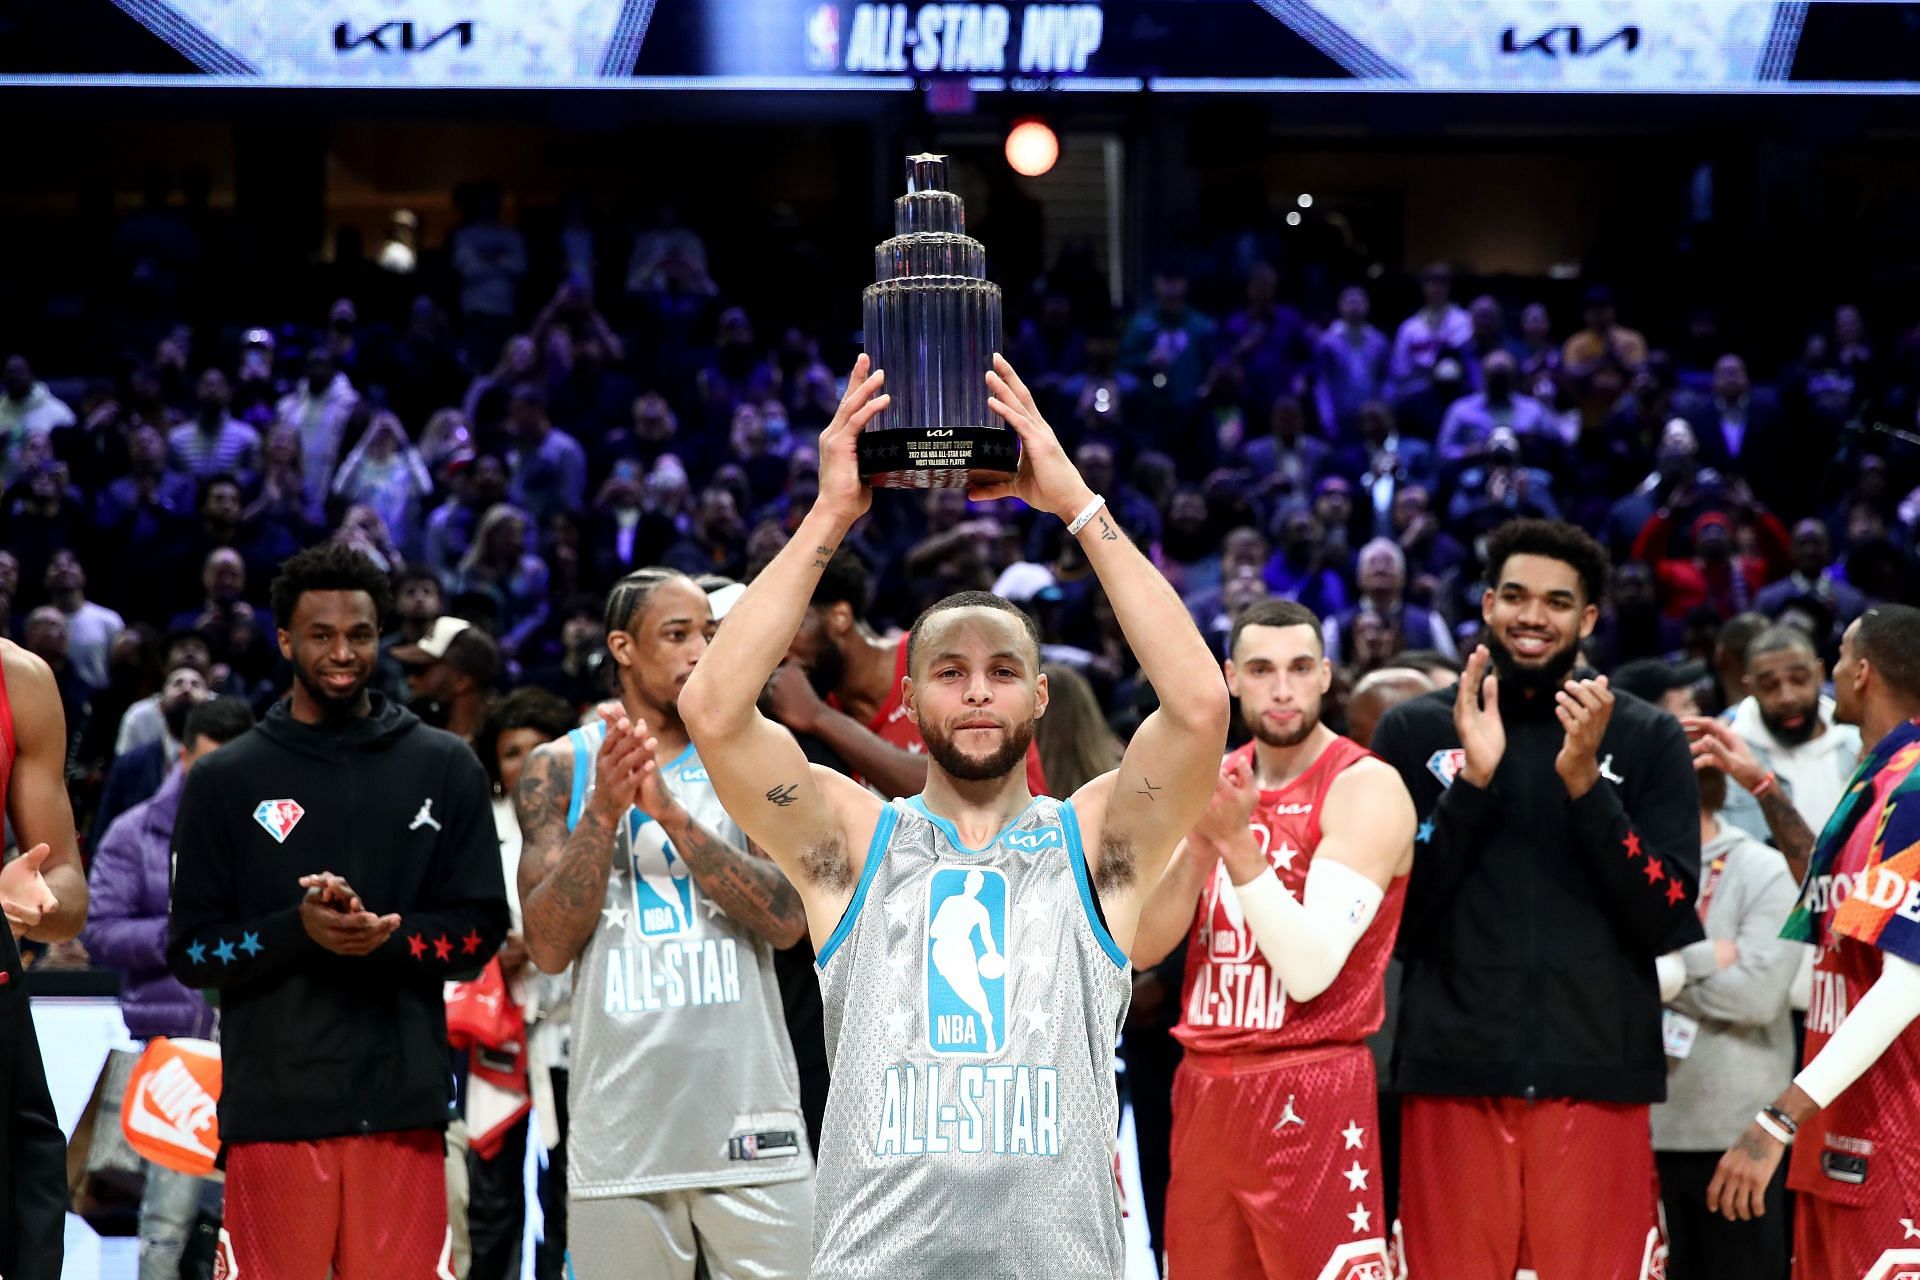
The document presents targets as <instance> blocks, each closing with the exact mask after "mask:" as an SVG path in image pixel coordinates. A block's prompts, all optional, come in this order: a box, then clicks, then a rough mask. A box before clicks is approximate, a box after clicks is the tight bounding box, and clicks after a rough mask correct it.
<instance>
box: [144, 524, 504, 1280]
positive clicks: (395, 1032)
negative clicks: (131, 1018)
mask: <svg viewBox="0 0 1920 1280" xmlns="http://www.w3.org/2000/svg"><path fill="white" fill-rule="evenodd" d="M390 598H391V592H390V588H389V586H388V582H387V576H386V574H384V573H382V572H381V571H380V570H379V569H377V568H375V567H374V565H373V562H372V561H370V560H368V559H367V558H366V557H365V556H364V555H361V554H360V553H359V552H357V551H355V550H353V549H352V548H350V547H348V546H346V545H345V544H343V543H338V542H328V543H322V544H321V545H319V546H316V547H313V548H311V549H309V550H307V551H303V552H301V553H300V554H299V555H296V556H294V557H292V558H291V559H289V560H288V561H287V562H286V563H285V564H284V565H282V566H281V570H280V576H279V577H278V578H276V579H275V581H274V584H273V614H274V617H276V618H280V619H285V623H286V625H285V626H284V628H283V629H282V630H281V631H280V637H279V638H280V653H281V656H283V657H285V658H286V659H287V660H288V661H289V662H291V663H292V664H293V674H294V681H293V693H292V696H291V697H289V698H288V699H286V700H285V701H283V702H281V703H279V704H278V705H276V706H275V707H274V708H273V709H272V710H271V711H270V712H268V713H267V718H266V719H265V720H264V721H263V722H262V723H261V725H260V727H259V728H258V729H256V730H255V731H253V732H251V733H247V734H244V735H242V736H241V737H240V738H238V739H236V740H235V741H234V742H233V743H231V744H230V745H228V746H226V747H223V748H222V749H221V750H220V751H219V752H218V753H217V754H215V755H213V756H209V757H208V758H207V759H205V760H203V761H201V762H199V763H198V764H197V765H196V766H195V767H194V769H193V771H192V772H191V773H189V774H188V775H187V783H186V789H185V792H184V794H183V795H182V797H181V800H180V811H179V816H178V817H177V819H176V821H175V826H174V832H173V848H174V881H173V902H172V918H171V921H170V926H169V942H168V947H167V963H168V966H169V967H170V968H171V969H172V971H173V973H174V976H175V977H177V978H179V979H180V980H181V981H182V982H184V983H186V984H187V985H188V986H190V987H200V988H213V989H216V990H218V991H219V993H220V1007H221V1016H222V1021H221V1035H220V1040H221V1053H222V1056H223V1058H224V1060H225V1069H224V1073H223V1087H222V1090H221V1096H220V1137H221V1140H222V1141H223V1142H224V1143H225V1144H226V1159H227V1164H226V1169H227V1199H226V1224H225V1226H224V1227H223V1229H222V1230H221V1232H220V1255H221V1256H220V1266H219V1268H218V1274H219V1275H221V1276H227V1277H238V1278H240V1280H245V1278H246V1277H251V1276H274V1277H288V1278H289V1280H294V1278H297V1277H316V1278H317V1277H320V1276H324V1275H326V1274H327V1271H328V1268H329V1266H331V1267H332V1270H333V1273H334V1274H335V1275H338V1276H341V1277H342V1278H343V1280H351V1278H352V1277H354V1276H367V1275H394V1276H401V1275H404V1276H422V1277H425V1276H446V1277H451V1276H452V1274H453V1273H452V1271H451V1270H449V1269H448V1253H449V1250H450V1246H451V1241H450V1239H449V1237H448V1233H447V1207H446V1206H447V1201H446V1184H445V1167H444V1163H445V1152H444V1143H443V1139H442V1130H444V1128H445V1127H446V1122H447V1107H448V1103H449V1101H450V1100H451V1098H450V1095H451V1092H452V1090H451V1085H452V1080H451V1077H450V1075H449V1073H448V1070H447V1062H448V1058H447V1024H446V1013H445V1009H444V1007H443V1005H442V1003H441V990H442V987H443V986H444V984H445V982H446V980H447V979H448V978H451V977H456V976H462V975H466V974H471V973H474V972H477V971H478V970H479V968H480V966H481V965H482V964H484V963H485V962H486V961H487V959H488V958H489V957H491V956H492V955H493V953H494V952H495V951H496V950H498V949H499V946H500V943H501V940H502V939H503V938H505V936H506V932H507V903H506V893H505V890H504V887H503V883H502V877H501V872H500V852H499V845H498V838H497V836H496V834H495V832H494V826H493V809H492V805H491V797H490V787H489V785H488V782H487V776H486V773H485V772H484V771H483V770H482V769H481V767H480V761H479V760H478V758H477V757H475V756H474V754H473V752H472V751H470V750H468V748H467V746H466V744H465V743H463V742H461V741H460V739H458V738H456V737H454V736H453V735H452V734H449V733H443V732H441V731H440V730H438V729H429V728H427V727H426V726H425V725H423V724H421V723H420V721H419V720H418V719H417V718H416V717H415V716H414V715H413V713H411V712H409V711H407V710H406V709H405V708H402V707H397V706H394V705H393V704H392V703H390V702H388V701H387V700H386V698H384V697H383V696H381V695H380V694H378V693H373V692H370V691H369V690H368V688H367V682H368V680H369V679H371V678H372V675H373V665H374V661H375V660H376V658H377V657H378V656H379V650H380V615H381V614H382V612H384V611H385V609H386V607H387V606H388V604H389V603H390Z"/></svg>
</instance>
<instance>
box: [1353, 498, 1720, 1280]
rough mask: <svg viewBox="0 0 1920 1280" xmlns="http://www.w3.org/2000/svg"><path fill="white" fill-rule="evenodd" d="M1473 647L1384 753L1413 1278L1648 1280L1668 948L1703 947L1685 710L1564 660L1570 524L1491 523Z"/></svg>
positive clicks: (1415, 708) (1583, 588)
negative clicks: (1409, 850)
mask: <svg viewBox="0 0 1920 1280" xmlns="http://www.w3.org/2000/svg"><path fill="white" fill-rule="evenodd" d="M1487 567H1488V571H1489V575H1490V576H1489V581H1490V582H1491V583H1492V584H1493V586H1492V589H1491V590H1489V591H1488V592H1487V594H1486V596H1485V597H1484V599H1483V600H1482V602H1481V617H1482V619H1483V621H1484V622H1485V628H1486V629H1485V632H1484V640H1483V643H1482V645H1481V646H1480V647H1479V648H1477V649H1476V650H1475V651H1474V653H1473V656H1472V657H1471V659H1469V661H1468V663H1467V671H1466V674H1465V675H1464V676H1463V677H1462V678H1461V681H1460V683H1459V685H1458V686H1457V688H1454V689H1445V690H1440V691H1437V692H1435V693H1432V694H1429V695H1427V696H1426V697H1423V698H1416V699H1414V700H1413V701H1411V702H1406V703H1402V704H1401V705H1400V706H1398V707H1395V708H1394V709H1393V710H1392V711H1389V712H1388V713H1387V714H1386V716H1385V718H1384V719H1382V720H1381V722H1380V727H1379V729H1378V730H1377V731H1376V733H1375V734H1374V739H1373V749H1374V751H1375V752H1376V753H1378V754H1379V756H1380V757H1381V758H1382V759H1384V760H1386V761H1387V762H1388V763H1389V764H1391V765H1393V766H1394V767H1395V768H1397V769H1398V770H1399V771H1400V776H1401V778H1402V779H1403V780H1404V781H1405V782H1406V784H1407V788H1408V790H1410V791H1411V792H1412V793H1413V798H1414V804H1415V807H1416V808H1417V809H1418V810H1419V813H1420V816H1421V822H1420V827H1419V832H1418V836H1417V844H1416V853H1415V857H1414V864H1413V876H1412V879H1411V881H1410V883H1409V885H1408V890H1407V907H1406V915H1405V918H1404V921H1403V923H1402V925H1401V930H1400V947H1399V951H1400V955H1401V958H1402V959H1403V960H1404V961H1405V962H1406V986H1405V995H1404V1004H1403V1008H1402V1018H1401V1022H1400V1027H1399V1038H1398V1041H1397V1044H1396V1046H1395V1063H1394V1085H1395V1088H1396V1090H1397V1091H1398V1092H1399V1093H1400V1094H1401V1095H1402V1097H1404V1098H1405V1099H1406V1102H1405V1106H1404V1110H1403V1116H1404V1125H1405V1128H1404V1134H1403V1138H1402V1143H1403V1145H1402V1164H1401V1167H1402V1170H1403V1177H1402V1180H1401V1186H1402V1189H1401V1220H1402V1223H1403V1225H1404V1227H1405V1232H1406V1251H1407V1265H1408V1268H1409V1270H1410V1271H1411V1273H1412V1274H1415V1275H1444V1276H1447V1277H1450V1280H1508V1278H1509V1277H1511V1276H1512V1275H1513V1273H1514V1270H1515V1266H1516V1263H1517V1261H1518V1260H1519V1258H1520V1251H1521V1245H1522V1241H1523V1240H1524V1241H1525V1242H1526V1244H1527V1245H1528V1247H1529V1248H1530V1249H1531V1255H1532V1259H1533V1266H1534V1268H1535V1269H1536V1270H1537V1271H1539V1272H1540V1274H1542V1275H1545V1276H1553V1275H1578V1276H1583V1277H1589V1278H1590V1280H1645V1277H1648V1276H1650V1275H1653V1274H1657V1272H1656V1271H1655V1270H1654V1267H1655V1260H1656V1255H1657V1254H1659V1253H1660V1252H1661V1251H1662V1250H1661V1246H1660V1240H1659V1229H1658V1227H1657V1226H1656V1213H1657V1206H1656V1202H1655V1183H1654V1167H1653V1152H1652V1148H1651V1145H1650V1134H1649V1117H1648V1106H1649V1104H1651V1103H1654V1102H1658V1101H1660V1100H1662V1099H1664V1098H1665V1096H1666V1074H1667V1073H1666V1058H1665V1054H1664V1053H1663V1051H1662V1045H1661V1040H1660V991H1659V985H1658V982H1657V980H1656V978H1655V973H1654V960H1655V958H1656V957H1657V956H1660V955H1662V954H1664V953H1666V952H1668V951H1671V950H1673V949H1675V948H1676V947H1680V946H1684V945H1686V944H1687V943H1690V942H1695V941H1698V940H1699V939H1700V937H1701V929H1700V920H1699V917H1698V916H1696V915H1695V914H1694V909H1693V903H1694V895H1695V890H1696V887H1697V884H1698V879H1699V870H1700V820H1699V813H1698V804H1699V799H1698V790H1697V788H1696V786H1695V783H1694V777H1693V770H1692V767H1691V754H1690V750H1689V748H1688V746H1687V739H1686V735H1685V734H1684V733H1683V732H1682V731H1681V728H1680V723H1679V721H1677V720H1675V719H1674V718H1673V717H1672V716H1670V715H1668V714H1666V713H1665V712H1663V711H1661V710H1659V709H1658V708H1656V707H1653V706H1651V705H1649V704H1647V703H1645V702H1642V701H1640V700H1639V699H1638V698H1635V697H1632V696H1630V695H1627V696H1616V695H1615V693H1614V692H1613V691H1612V690H1611V689H1610V688H1608V685H1607V681H1606V679H1605V677H1599V676H1593V675H1592V674H1591V673H1589V672H1580V671H1576V670H1575V660H1576V656H1577V654H1578V651H1579V646H1580V641H1581V640H1582V639H1583V638H1585V637H1586V636H1587V635H1589V634H1590V633H1591V632H1592V631H1593V625H1594V621H1595V619H1596V617H1597V616H1598V612H1599V610H1598V604H1599V596H1600V592H1601V589H1602V585H1603V584H1604V583H1605V582H1606V579H1607V555H1606V552H1605V551H1604V550H1603V549H1602V548H1601V547H1600V545H1599V544H1598V543H1596V542H1595V541H1594V540H1593V539H1592V538H1590V537H1588V536H1587V535H1586V534H1585V533H1583V532H1581V531H1580V530H1579V529H1577V528H1575V527H1574V526H1572V525H1568V524H1562V523H1559V522H1557V521H1544V520H1515V521H1511V522H1509V523H1507V524H1505V525H1502V526H1501V527H1500V528H1499V529H1497V530H1496V531H1495V532H1494V534H1493V536H1492V537H1491V538H1490V539H1489V540H1488V546H1487Z"/></svg>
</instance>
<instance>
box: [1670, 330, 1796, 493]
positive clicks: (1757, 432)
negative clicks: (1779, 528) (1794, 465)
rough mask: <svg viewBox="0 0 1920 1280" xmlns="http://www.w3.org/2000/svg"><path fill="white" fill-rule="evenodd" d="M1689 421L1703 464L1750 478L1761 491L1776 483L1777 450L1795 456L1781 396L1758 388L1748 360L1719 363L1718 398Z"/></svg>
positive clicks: (1716, 375)
mask: <svg viewBox="0 0 1920 1280" xmlns="http://www.w3.org/2000/svg"><path fill="white" fill-rule="evenodd" d="M1689 417H1690V419H1691V420H1692V422H1693V430H1694V434H1695V436H1697V437H1698V439H1699V441H1700V451H1701V461H1702V462H1703V463H1704V465H1706V466H1709V467H1714V468H1716V469H1718V470H1720V471H1722V472H1725V473H1727V474H1729V475H1739V476H1745V477H1746V478H1747V479H1748V480H1749V481H1750V482H1753V483H1754V484H1755V487H1756V488H1759V487H1762V482H1763V481H1765V480H1770V479H1772V477H1773V474H1774V469H1775V468H1776V467H1777V466H1778V462H1777V461H1776V459H1777V458H1778V456H1779V452H1778V451H1781V450H1787V451H1788V456H1791V448H1790V441H1789V440H1788V439H1787V435H1788V433H1789V430H1790V429H1789V427H1788V426H1787V422H1786V418H1785V415H1784V414H1783V413H1782V412H1781V409H1780V400H1779V397H1778V396H1776V395H1775V394H1774V392H1773V389H1772V388H1771V387H1758V388H1756V387H1755V386H1754V385H1753V382H1752V380H1751V379H1749V378H1748V377H1747V362H1746V361H1745V360H1743V359H1741V358H1740V357H1739V356H1737V355H1731V354H1730V355H1724V356H1721V357H1720V358H1719V359H1718V360H1717V361H1715V362H1714V365H1713V395H1712V397H1711V398H1710V399H1709V400H1708V401H1707V402H1706V403H1705V404H1703V405H1701V406H1699V407H1698V408H1697V409H1695V410H1694V411H1693V412H1692V413H1691V414H1690V415H1689ZM1767 491H1768V492H1769V493H1770V494H1771V493H1774V492H1777V491H1776V490H1773V489H1768V490H1767Z"/></svg>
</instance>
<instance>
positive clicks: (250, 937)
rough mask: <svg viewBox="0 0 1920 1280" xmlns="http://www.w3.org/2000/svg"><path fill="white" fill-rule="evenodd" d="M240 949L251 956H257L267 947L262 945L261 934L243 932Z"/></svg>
mask: <svg viewBox="0 0 1920 1280" xmlns="http://www.w3.org/2000/svg"><path fill="white" fill-rule="evenodd" d="M240 949H241V950H242V951H244V952H246V953H247V954H248V955H250V956H257V955H259V954H260V953H261V952H262V951H265V950H266V948H265V947H263V946H261V945H260V935H259V934H257V933H242V934H241V935H240Z"/></svg>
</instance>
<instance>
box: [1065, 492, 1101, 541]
mask: <svg viewBox="0 0 1920 1280" xmlns="http://www.w3.org/2000/svg"><path fill="white" fill-rule="evenodd" d="M1106 505H1107V500H1106V498H1105V497H1103V496H1102V495H1100V494H1097V493H1096V494H1094V495H1093V497H1092V498H1091V499H1090V500H1089V501H1088V502H1087V505H1086V506H1084V507H1082V508H1080V514H1079V515H1077V516H1075V517H1074V518H1073V519H1071V520H1069V521H1067V532H1068V533H1070V534H1073V535H1075V536H1078V535H1079V533H1080V531H1081V530H1082V529H1084V528H1086V527H1087V521H1089V520H1091V519H1093V516H1094V513H1095V512H1096V511H1098V510H1100V508H1102V507H1104V506H1106Z"/></svg>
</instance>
